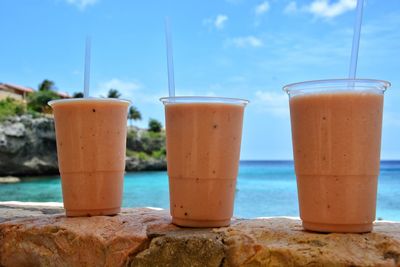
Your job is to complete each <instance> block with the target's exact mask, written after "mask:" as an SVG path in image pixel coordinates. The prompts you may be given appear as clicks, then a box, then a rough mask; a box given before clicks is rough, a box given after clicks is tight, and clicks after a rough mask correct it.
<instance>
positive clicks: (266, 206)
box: [0, 161, 400, 221]
mask: <svg viewBox="0 0 400 267" xmlns="http://www.w3.org/2000/svg"><path fill="white" fill-rule="evenodd" d="M11 200H14V201H46V202H47V201H57V202H61V201H62V195H61V185H60V178H59V177H57V176H54V177H34V178H33V177H32V178H24V179H23V180H22V182H20V183H16V184H0V201H11ZM123 206H124V207H160V208H165V209H168V208H169V196H168V177H167V173H166V172H135V173H126V175H125V181H124V197H123ZM298 215H299V211H298V204H297V191H296V178H295V175H294V166H293V162H291V161H242V162H241V163H240V170H239V177H238V184H237V191H236V198H235V211H234V216H237V217H244V218H253V217H261V216H298ZM377 218H379V219H384V220H394V221H400V161H383V162H382V163H381V175H380V177H379V186H378V203H377Z"/></svg>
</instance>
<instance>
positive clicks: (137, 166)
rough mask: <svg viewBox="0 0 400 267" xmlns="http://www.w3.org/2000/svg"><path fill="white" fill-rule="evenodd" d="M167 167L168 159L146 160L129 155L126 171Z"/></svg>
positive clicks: (163, 168) (164, 168)
mask: <svg viewBox="0 0 400 267" xmlns="http://www.w3.org/2000/svg"><path fill="white" fill-rule="evenodd" d="M166 169H167V161H166V160H165V159H153V158H149V159H146V160H143V159H139V158H133V157H127V158H126V171H145V170H146V171H163V170H166Z"/></svg>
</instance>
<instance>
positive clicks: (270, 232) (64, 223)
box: [0, 203, 400, 267]
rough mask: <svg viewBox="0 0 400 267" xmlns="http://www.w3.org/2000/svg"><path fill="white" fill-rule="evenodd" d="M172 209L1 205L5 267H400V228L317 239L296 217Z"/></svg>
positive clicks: (0, 259)
mask: <svg viewBox="0 0 400 267" xmlns="http://www.w3.org/2000/svg"><path fill="white" fill-rule="evenodd" d="M170 221H171V220H170V217H169V214H168V212H167V211H165V210H157V209H150V208H132V209H124V210H123V211H122V213H121V214H119V215H117V216H112V217H107V216H99V217H86V218H66V217H65V216H64V215H63V209H62V207H61V206H60V205H58V204H54V203H53V204H48V205H46V204H42V205H40V206H39V205H36V204H35V203H31V205H24V204H23V203H0V266H5V267H8V266H202V267H203V266H400V223H395V222H392V223H391V222H377V223H376V224H375V226H374V231H373V232H372V233H369V234H317V233H310V232H305V231H303V230H302V227H301V223H300V221H299V220H297V219H290V218H266V219H252V220H235V221H234V222H233V223H232V225H231V226H230V227H224V228H219V229H190V228H179V227H176V226H174V225H172V224H171V223H170Z"/></svg>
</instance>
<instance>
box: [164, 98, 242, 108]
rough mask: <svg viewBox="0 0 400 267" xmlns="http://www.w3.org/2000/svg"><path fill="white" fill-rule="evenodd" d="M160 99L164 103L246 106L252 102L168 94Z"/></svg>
mask: <svg viewBox="0 0 400 267" xmlns="http://www.w3.org/2000/svg"><path fill="white" fill-rule="evenodd" d="M160 101H161V102H162V103H163V104H164V105H166V104H183V103H224V104H235V105H242V106H246V105H247V104H249V103H250V101H249V100H247V99H242V98H232V97H220V96H168V97H161V98H160Z"/></svg>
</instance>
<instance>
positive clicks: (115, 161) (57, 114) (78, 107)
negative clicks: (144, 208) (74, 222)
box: [49, 98, 130, 216]
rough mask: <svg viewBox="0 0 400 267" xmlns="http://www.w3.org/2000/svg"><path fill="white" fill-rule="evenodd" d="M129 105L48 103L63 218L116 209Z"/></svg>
mask: <svg viewBox="0 0 400 267" xmlns="http://www.w3.org/2000/svg"><path fill="white" fill-rule="evenodd" d="M129 104H130V102H129V101H125V100H119V99H107V98H104V99H102V98H78V99H65V100H55V101H50V102H49V105H50V106H51V107H52V108H53V113H54V119H55V128H56V137H57V155H58V164H59V170H60V174H61V182H62V192H63V200H64V208H65V212H66V215H67V216H93V215H113V214H117V213H118V212H119V211H120V209H121V202H122V189H123V178H124V171H125V149H126V132H127V128H126V125H127V113H128V106H129Z"/></svg>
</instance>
